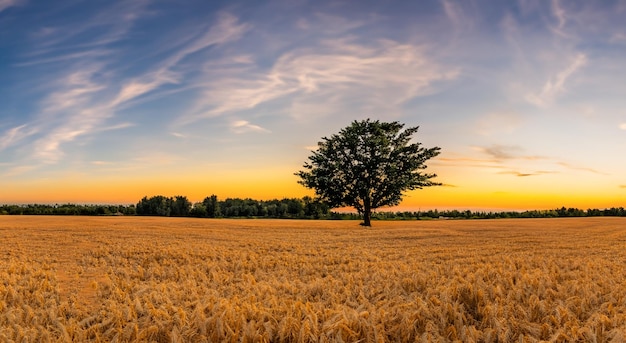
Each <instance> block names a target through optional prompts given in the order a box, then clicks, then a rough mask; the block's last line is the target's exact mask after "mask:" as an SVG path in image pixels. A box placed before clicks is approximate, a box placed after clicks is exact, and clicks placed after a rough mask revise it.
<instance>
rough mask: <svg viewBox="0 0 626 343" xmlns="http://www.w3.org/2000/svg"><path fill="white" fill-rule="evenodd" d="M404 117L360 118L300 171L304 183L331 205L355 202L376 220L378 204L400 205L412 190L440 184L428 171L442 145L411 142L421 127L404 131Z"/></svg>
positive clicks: (325, 144)
mask: <svg viewBox="0 0 626 343" xmlns="http://www.w3.org/2000/svg"><path fill="white" fill-rule="evenodd" d="M403 128H404V124H401V123H399V122H390V123H386V122H380V121H378V120H376V121H370V120H369V119H367V120H364V121H354V122H353V123H352V124H351V125H350V126H348V127H346V128H344V129H342V130H341V131H340V132H339V133H338V134H334V135H332V136H331V137H330V138H326V137H323V138H322V141H321V142H319V143H318V149H317V151H314V152H313V155H311V156H310V157H309V162H306V163H305V164H304V166H303V167H304V170H301V171H299V172H297V173H296V175H297V176H299V177H300V181H299V183H300V184H302V185H304V186H305V187H307V188H312V189H314V190H315V193H316V195H317V197H318V198H319V199H320V200H322V201H323V202H325V203H327V204H328V205H329V206H330V207H343V206H351V207H354V208H355V209H356V210H357V211H358V212H359V213H361V214H363V216H364V225H367V226H369V225H370V221H369V219H370V215H371V211H372V209H375V208H379V207H383V206H393V205H398V204H399V203H400V201H401V200H402V195H403V193H404V192H405V191H407V190H414V189H421V188H423V187H428V186H436V185H440V184H439V183H436V182H433V181H431V180H430V179H432V178H434V177H435V176H436V175H435V174H429V173H424V172H422V171H423V170H424V169H426V164H425V162H426V161H427V160H429V159H431V158H433V157H435V156H437V155H439V151H440V148H439V147H434V148H429V149H426V148H424V147H422V146H421V143H410V141H411V139H412V138H413V135H415V134H416V133H417V130H418V127H411V128H407V129H406V130H404V131H402V129H403Z"/></svg>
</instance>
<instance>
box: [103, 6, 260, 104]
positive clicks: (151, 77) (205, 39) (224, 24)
mask: <svg viewBox="0 0 626 343" xmlns="http://www.w3.org/2000/svg"><path fill="white" fill-rule="evenodd" d="M249 28H250V27H249V25H247V24H241V23H239V22H238V19H237V18H236V17H235V16H233V15H231V14H228V13H221V14H220V15H219V16H218V19H217V23H216V24H215V25H213V26H212V27H211V28H210V29H209V30H208V31H207V32H205V33H204V34H202V35H201V36H200V37H199V38H196V39H194V40H192V41H191V43H189V44H187V45H186V46H184V47H183V48H182V49H180V50H179V51H176V52H175V53H173V54H172V55H171V56H170V57H168V58H167V59H166V60H165V61H164V62H163V63H162V65H161V66H160V67H159V68H158V69H156V70H154V71H152V72H148V73H146V74H145V75H143V76H141V77H139V78H136V79H134V80H131V81H129V82H127V83H126V84H125V85H124V86H122V89H121V90H120V92H119V93H118V95H117V97H116V98H115V100H113V103H112V104H113V106H116V105H119V104H121V103H124V102H126V101H129V100H132V99H134V98H137V97H139V96H142V95H144V94H146V93H149V92H151V91H153V90H155V89H157V88H159V87H161V86H163V85H165V84H176V83H179V82H180V79H181V75H179V74H178V73H176V72H174V71H172V70H171V69H172V68H173V67H174V66H176V65H177V64H178V63H180V62H181V61H182V60H184V59H185V57H187V56H188V55H190V54H193V53H196V52H198V51H200V50H203V49H206V48H208V47H210V46H213V45H217V44H224V43H227V42H231V41H234V40H237V39H239V38H241V36H242V35H243V34H244V33H245V32H246V31H247V30H248V29H249ZM238 61H240V62H241V61H245V59H240V60H238Z"/></svg>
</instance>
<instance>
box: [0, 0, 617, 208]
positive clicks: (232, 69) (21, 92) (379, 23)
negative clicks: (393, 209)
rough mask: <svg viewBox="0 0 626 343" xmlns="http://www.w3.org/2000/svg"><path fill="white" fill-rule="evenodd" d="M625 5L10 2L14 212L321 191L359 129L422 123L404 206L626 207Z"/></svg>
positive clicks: (3, 107) (2, 78)
mask: <svg viewBox="0 0 626 343" xmlns="http://www.w3.org/2000/svg"><path fill="white" fill-rule="evenodd" d="M625 17H626V1H609V0H607V1H556V0H555V1H540V0H537V1H533V0H520V1H496V0H493V1H451V0H441V1H384V2H383V1H299V0H293V1H291V0H290V1H287V0H284V1H264V2H256V1H255V2H251V1H201V0H182V1H150V0H132V1H99V0H93V1H92V0H90V1H81V0H60V1H35V0H30V1H29V0H0V203H34V202H47V203H65V202H79V203H135V202H137V201H138V200H139V199H140V198H141V197H143V196H144V195H147V196H152V195H157V194H162V195H166V196H173V195H179V194H181V195H186V196H188V197H189V199H190V200H192V201H201V200H202V199H203V198H204V197H205V196H208V195H210V194H217V195H218V196H219V197H220V198H226V197H251V198H256V199H269V198H283V197H301V196H304V195H312V194H313V193H312V192H311V191H310V190H307V189H305V188H303V187H302V186H300V185H298V184H297V178H296V176H294V175H293V173H294V172H296V171H297V170H299V169H300V168H301V166H302V164H303V163H304V162H305V161H306V159H307V157H308V156H309V155H310V149H311V148H312V147H315V146H316V144H317V142H318V141H319V140H320V138H321V137H323V136H329V135H331V134H333V133H336V132H337V131H338V130H340V129H341V128H342V127H345V126H347V125H349V124H350V122H352V121H353V120H361V119H365V118H372V119H380V120H383V121H394V120H397V121H401V122H403V123H406V124H407V125H408V126H420V131H419V133H418V135H417V137H416V139H417V140H418V141H420V142H422V143H423V144H424V145H425V146H426V147H432V146H439V147H441V148H442V153H441V155H440V156H438V157H437V158H436V159H434V160H431V161H430V162H429V163H428V165H429V168H428V170H427V171H428V172H434V173H437V174H438V181H439V182H442V183H444V186H443V187H432V188H429V189H424V190H418V191H411V192H408V193H407V195H406V197H405V200H404V201H403V203H402V206H403V207H404V208H413V209H417V208H421V209H429V208H440V209H443V208H456V209H494V210H500V209H516V210H522V209H544V208H555V207H561V206H566V207H579V208H589V207H597V208H605V207H613V206H616V207H619V206H626V158H624V148H626V82H625V81H624V80H625V77H626V58H625V57H626V22H625V21H624V19H623V18H625Z"/></svg>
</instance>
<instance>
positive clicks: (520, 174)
mask: <svg viewBox="0 0 626 343" xmlns="http://www.w3.org/2000/svg"><path fill="white" fill-rule="evenodd" d="M555 173H557V172H555V171H548V170H538V171H533V172H520V171H517V170H506V171H501V172H498V174H508V175H514V176H517V177H528V176H537V175H545V174H555Z"/></svg>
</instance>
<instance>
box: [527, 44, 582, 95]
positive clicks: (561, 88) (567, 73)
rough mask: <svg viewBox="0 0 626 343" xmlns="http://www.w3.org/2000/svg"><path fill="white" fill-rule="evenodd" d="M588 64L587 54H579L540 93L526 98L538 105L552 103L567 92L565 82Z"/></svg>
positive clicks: (547, 82)
mask: <svg viewBox="0 0 626 343" xmlns="http://www.w3.org/2000/svg"><path fill="white" fill-rule="evenodd" d="M586 64H587V56H585V55H584V54H578V55H576V56H575V57H574V58H573V61H572V62H571V63H570V64H569V65H568V66H567V68H565V69H564V70H562V71H561V72H559V73H557V74H556V75H554V76H552V77H550V79H548V81H546V83H545V84H544V86H543V88H542V89H541V91H540V92H539V93H531V94H528V95H527V96H526V100H527V101H528V102H530V103H532V104H534V105H536V106H540V107H543V106H546V105H548V104H550V103H552V102H553V101H554V100H555V98H556V97H557V96H559V95H560V94H562V93H563V92H565V83H566V82H567V80H568V79H569V78H570V77H571V76H572V75H573V74H574V73H575V72H576V71H578V70H579V69H580V68H582V67H583V66H585V65H586Z"/></svg>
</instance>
